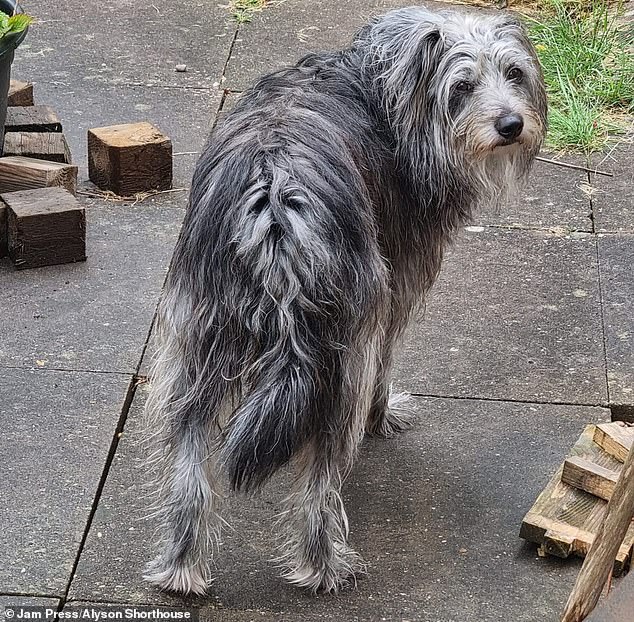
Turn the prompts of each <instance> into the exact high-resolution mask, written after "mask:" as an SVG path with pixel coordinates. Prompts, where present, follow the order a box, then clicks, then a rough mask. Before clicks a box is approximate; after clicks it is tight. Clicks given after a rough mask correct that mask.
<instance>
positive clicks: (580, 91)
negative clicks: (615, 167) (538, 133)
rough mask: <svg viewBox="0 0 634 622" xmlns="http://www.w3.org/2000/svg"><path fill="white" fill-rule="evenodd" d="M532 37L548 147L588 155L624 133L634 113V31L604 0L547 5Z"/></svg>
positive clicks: (552, 0)
mask: <svg viewBox="0 0 634 622" xmlns="http://www.w3.org/2000/svg"><path fill="white" fill-rule="evenodd" d="M543 7H544V14H545V17H543V18H541V19H540V20H539V21H535V20H531V24H530V26H529V30H530V34H531V38H532V40H533V42H534V43H535V46H536V48H537V53H538V55H539V60H540V62H541V64H542V68H543V70H544V78H545V80H546V85H547V88H548V95H549V105H550V112H549V133H548V137H547V143H548V144H549V145H550V146H551V147H553V148H555V149H560V150H568V151H581V152H585V153H589V152H591V151H596V150H600V149H602V148H603V147H604V146H605V144H606V142H607V141H608V140H609V138H610V137H611V136H613V135H614V134H617V133H619V132H623V131H624V130H625V129H626V127H627V125H628V124H630V123H631V117H630V115H631V114H632V112H634V56H633V54H634V31H633V30H632V26H631V24H630V26H629V28H625V27H623V25H621V24H620V23H619V21H618V19H617V18H618V15H619V7H616V9H610V8H609V7H608V4H607V3H606V1H605V0H590V2H579V1H578V0H576V1H574V2H573V1H566V0H544V3H543Z"/></svg>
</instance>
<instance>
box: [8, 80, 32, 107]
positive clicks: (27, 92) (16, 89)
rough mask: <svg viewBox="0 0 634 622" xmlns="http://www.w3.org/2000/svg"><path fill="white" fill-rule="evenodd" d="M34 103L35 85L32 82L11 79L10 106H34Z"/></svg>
mask: <svg viewBox="0 0 634 622" xmlns="http://www.w3.org/2000/svg"><path fill="white" fill-rule="evenodd" d="M33 103H34V102H33V85H32V84H31V83H30V82H21V81H20V80H10V81H9V99H8V103H7V105H8V106H32V105H33Z"/></svg>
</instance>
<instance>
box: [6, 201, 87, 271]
mask: <svg viewBox="0 0 634 622" xmlns="http://www.w3.org/2000/svg"><path fill="white" fill-rule="evenodd" d="M1 198H2V200H3V201H4V202H5V203H6V205H7V210H8V211H7V217H8V218H7V224H8V235H7V241H8V246H9V256H10V257H11V259H12V260H13V263H14V265H15V267H16V268H18V269H20V270H21V269H25V268H37V267H40V266H50V265H55V264H60V263H69V262H75V261H84V260H85V259H86V216H85V213H84V208H83V207H82V206H81V205H79V203H78V202H77V199H76V198H75V197H74V196H73V195H72V194H70V192H68V191H67V190H64V189H63V188H39V189H37V190H24V191H20V192H7V193H5V194H3V195H2V196H1Z"/></svg>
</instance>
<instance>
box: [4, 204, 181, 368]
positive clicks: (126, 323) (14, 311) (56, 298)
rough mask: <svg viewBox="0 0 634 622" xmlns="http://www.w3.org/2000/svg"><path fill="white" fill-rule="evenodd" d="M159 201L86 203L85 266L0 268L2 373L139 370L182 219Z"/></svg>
mask: <svg viewBox="0 0 634 622" xmlns="http://www.w3.org/2000/svg"><path fill="white" fill-rule="evenodd" d="M161 199H162V198H161ZM161 199H155V200H152V199H148V201H147V202H144V203H141V204H139V205H136V206H124V205H119V204H107V203H104V202H103V201H100V200H99V201H88V202H87V203H88V206H87V208H86V220H87V252H88V260H87V261H86V262H85V263H78V264H66V265H61V266H51V267H48V268H40V269H34V270H24V271H20V272H17V271H15V270H14V269H13V267H12V266H11V265H10V262H9V261H8V260H7V259H5V260H3V261H2V262H0V289H2V291H3V292H4V298H3V305H2V309H3V310H2V314H0V334H2V335H3V339H2V343H0V367H15V366H18V367H21V366H25V367H43V368H59V369H79V370H93V371H113V372H126V373H133V372H134V371H135V370H136V367H137V365H138V363H139V360H140V358H141V354H142V352H143V347H144V345H145V342H146V339H147V335H148V331H149V328H150V324H151V322H152V318H153V317H154V313H155V308H156V304H157V301H158V298H159V294H160V291H161V287H162V285H163V282H164V280H165V274H166V272H167V268H168V266H169V262H170V258H171V254H172V249H173V246H174V244H175V242H176V239H177V237H178V233H179V227H180V223H181V221H182V218H183V215H184V210H183V209H180V208H178V207H176V206H175V205H174V204H172V203H170V202H169V201H165V200H161Z"/></svg>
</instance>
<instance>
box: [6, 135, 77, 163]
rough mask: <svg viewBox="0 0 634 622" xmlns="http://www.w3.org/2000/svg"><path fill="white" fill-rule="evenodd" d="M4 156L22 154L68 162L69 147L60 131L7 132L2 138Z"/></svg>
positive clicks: (69, 159)
mask: <svg viewBox="0 0 634 622" xmlns="http://www.w3.org/2000/svg"><path fill="white" fill-rule="evenodd" d="M3 155H5V156H24V157H27V158H38V159H40V160H49V161H51V162H61V163H62V164H70V162H71V154H70V147H69V146H68V143H67V142H66V137H65V136H64V134H62V133H61V132H9V133H8V134H6V136H5V138H4V151H3Z"/></svg>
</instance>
